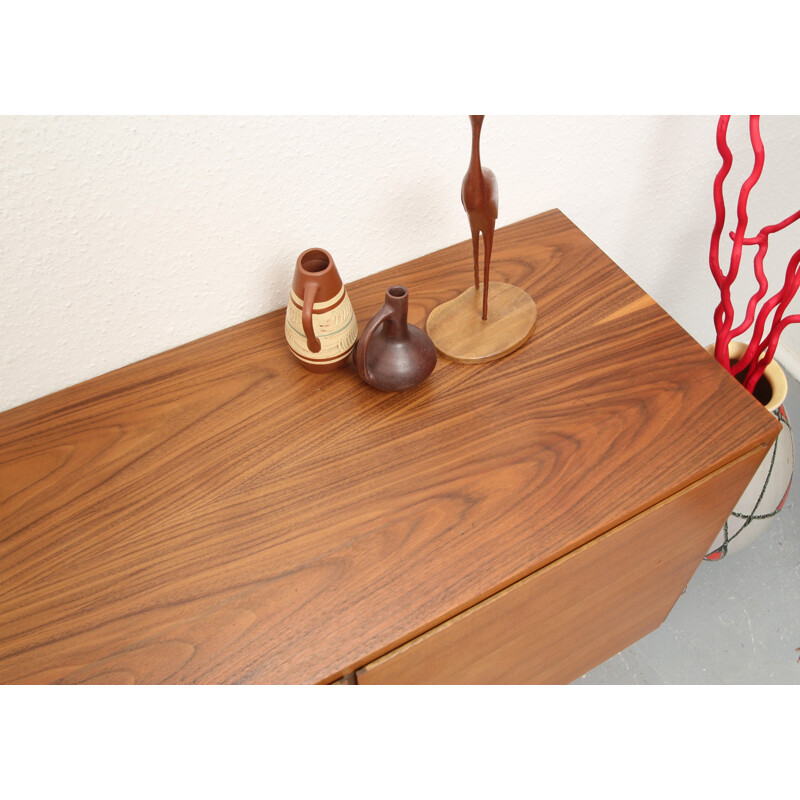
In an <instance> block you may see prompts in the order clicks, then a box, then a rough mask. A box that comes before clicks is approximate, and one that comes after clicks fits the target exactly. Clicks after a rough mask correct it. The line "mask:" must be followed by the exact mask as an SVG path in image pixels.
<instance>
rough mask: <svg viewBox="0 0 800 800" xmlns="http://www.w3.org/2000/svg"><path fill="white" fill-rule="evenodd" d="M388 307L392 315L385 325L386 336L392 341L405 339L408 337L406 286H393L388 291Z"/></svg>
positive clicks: (386, 302) (386, 300)
mask: <svg viewBox="0 0 800 800" xmlns="http://www.w3.org/2000/svg"><path fill="white" fill-rule="evenodd" d="M385 304H386V306H387V307H388V308H389V309H391V313H390V314H389V316H388V317H387V318H386V322H385V323H384V328H383V330H384V335H385V336H387V337H388V338H390V339H403V338H405V337H407V336H408V289H406V287H405V286H391V287H390V288H389V289H387V290H386V299H385Z"/></svg>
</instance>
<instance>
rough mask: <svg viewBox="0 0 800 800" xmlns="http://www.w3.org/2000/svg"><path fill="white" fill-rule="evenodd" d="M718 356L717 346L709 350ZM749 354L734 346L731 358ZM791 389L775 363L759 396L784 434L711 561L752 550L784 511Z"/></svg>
mask: <svg viewBox="0 0 800 800" xmlns="http://www.w3.org/2000/svg"><path fill="white" fill-rule="evenodd" d="M706 350H708V352H709V353H711V355H713V354H714V345H709V347H707V348H706ZM746 350H747V345H746V344H744V343H743V342H731V343H730V345H729V346H728V354H729V355H730V358H731V361H732V362H734V363H735V362H736V361H738V360H739V359H740V358H741V357H742V356H743V355H744V353H745V351H746ZM788 389H789V384H788V381H787V380H786V375H785V373H784V371H783V369H782V368H781V366H780V364H778V362H777V361H771V362H770V364H769V366H768V367H767V368H766V370H765V371H764V376H763V377H762V378H761V380H760V381H759V382H758V385H757V386H756V392H755V396H756V399H758V400H759V401H760V402H761V403H763V405H764V408H766V409H767V411H770V412H771V413H772V414H774V415H775V416H776V417H777V419H778V422H780V423H781V432H780V433H779V434H778V438H777V439H776V440H775V444H773V445H772V447H771V448H770V450H769V452H768V453H767V454H766V456H765V457H764V460H763V461H762V462H761V466H759V468H758V469H757V470H756V474H755V475H754V476H753V478H752V480H751V481H750V483H749V484H748V486H747V488H746V489H745V490H744V494H742V496H741V498H739V502H738V503H737V504H736V506H735V507H734V509H733V511H732V512H731V514H730V516H729V517H728V519H727V521H726V522H725V524H724V525H723V527H722V530H721V531H720V532H719V533H718V534H717V538H716V539H715V540H714V543H713V544H712V545H711V549H710V550H709V551H708V553H707V554H706V556H705V558H706V560H707V561H719V560H720V559H721V558H724V557H725V556H726V555H728V554H730V553H736V552H739V551H741V550H744V549H746V548H747V547H749V546H750V545H751V544H752V543H753V542H754V541H755V540H756V539H757V538H758V537H759V536H760V535H761V534H762V533H764V532H765V531H766V530H767V529H768V528H769V527H770V526H771V525H772V523H773V521H774V520H775V517H776V516H777V515H778V513H779V512H780V511H781V509H782V508H783V505H784V503H785V502H786V498H787V497H788V496H789V489H790V488H791V485H792V475H793V473H794V436H793V434H792V426H791V423H790V422H789V416H788V414H787V413H786V408H785V406H784V400H785V399H786V394H787V392H788Z"/></svg>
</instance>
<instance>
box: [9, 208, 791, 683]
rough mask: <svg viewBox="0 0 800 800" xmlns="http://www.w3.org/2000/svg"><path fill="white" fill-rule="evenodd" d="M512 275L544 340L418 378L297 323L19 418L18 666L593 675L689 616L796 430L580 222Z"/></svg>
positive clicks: (361, 302)
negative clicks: (712, 563) (310, 351)
mask: <svg viewBox="0 0 800 800" xmlns="http://www.w3.org/2000/svg"><path fill="white" fill-rule="evenodd" d="M312 244H313V243H312ZM323 244H324V243H323ZM334 255H335V254H334ZM337 263H338V262H337ZM292 266H293V265H290V264H287V266H286V269H287V275H289V274H290V272H291V269H292ZM339 268H340V271H341V273H342V275H343V277H344V278H345V280H346V279H347V265H346V264H339ZM492 268H493V273H492V277H493V279H496V280H504V281H506V282H508V283H513V284H515V285H517V286H521V287H522V288H524V289H525V290H526V291H528V292H529V293H530V294H531V296H532V297H533V298H534V299H535V300H536V304H537V307H538V320H537V324H536V330H535V332H534V336H533V338H532V339H531V340H530V341H529V342H528V343H527V344H525V345H524V346H523V347H522V348H521V349H519V350H517V351H516V352H515V353H512V354H511V355H509V356H507V357H505V358H503V359H500V360H499V361H495V362H491V363H488V364H484V365H479V366H470V365H463V364H457V363H453V362H448V361H446V360H444V359H439V362H438V364H437V366H436V369H435V370H434V372H433V374H432V375H431V377H430V378H428V379H427V380H426V381H425V382H424V383H423V384H421V385H420V386H418V387H417V388H415V389H412V390H409V391H407V392H404V393H401V394H384V393H382V392H379V391H377V390H374V389H372V388H370V387H369V386H367V385H365V384H363V383H361V382H360V381H359V380H358V378H357V377H356V375H355V372H354V370H353V369H352V367H351V366H350V365H348V366H347V367H345V368H343V369H341V370H339V371H338V372H336V373H334V374H331V375H319V374H312V373H310V372H307V371H306V370H304V369H303V368H302V367H301V366H300V365H299V364H298V363H297V362H296V361H295V360H294V359H293V357H292V355H291V354H290V352H289V349H288V348H287V346H286V344H285V341H284V338H283V322H284V312H283V311H276V312H274V313H271V314H267V315H265V316H262V317H259V318H257V319H253V320H250V321H249V322H246V323H243V324H241V325H237V326H235V327H233V328H229V329H227V330H224V331H221V332H219V333H216V334H214V335H212V336H208V337H205V338H203V339H200V340H198V341H195V342H192V343H190V344H187V345H185V346H183V347H179V348H177V349H174V350H171V351H169V352H165V353H162V354H160V355H157V356H154V357H152V358H149V359H147V360H145V361H141V362H138V363H136V364H132V365H130V366H128V367H125V368H123V369H120V370H116V371H114V372H111V373H108V374H106V375H103V376H101V377H99V378H96V379H93V380H90V381H88V382H85V383H82V384H79V385H77V386H73V387H71V388H68V389H65V390H63V391H60V392H56V393H55V394H52V395H49V396H47V397H44V398H41V399H39V400H35V401H34V402H32V403H28V404H26V405H23V406H20V407H18V408H14V409H11V410H9V411H6V412H5V413H3V414H0V681H2V682H3V683H42V682H53V683H79V682H99V683H118V682H137V683H195V682H196V683H335V682H342V683H359V684H362V683H364V684H369V683H498V682H500V683H550V682H568V681H571V680H573V679H574V678H576V677H578V676H579V675H581V674H582V673H584V672H586V671H587V670H589V669H591V668H592V667H594V666H595V665H597V664H598V663H600V662H601V661H603V660H605V659H606V658H608V657H609V656H611V655H613V654H615V653H617V652H618V651H619V650H620V649H622V648H624V647H626V646H628V645H629V644H631V643H632V642H634V641H635V640H636V639H638V638H639V637H641V636H642V635H644V634H645V633H647V632H648V631H650V630H652V629H653V628H655V627H656V626H657V625H659V624H660V622H661V621H662V620H663V619H664V618H665V617H666V615H667V614H668V612H669V610H670V609H671V607H672V605H673V603H674V602H675V600H676V599H677V597H678V596H679V594H680V592H681V591H682V589H683V588H684V586H685V585H686V583H687V582H688V581H689V579H690V577H691V576H692V574H693V572H694V571H695V569H696V568H697V566H698V565H699V564H700V562H701V559H702V556H703V554H704V553H705V552H706V550H707V548H708V546H709V545H710V544H711V542H712V540H713V539H714V537H715V535H716V533H717V531H718V530H719V528H720V527H721V525H722V523H723V521H724V519H725V518H726V516H727V514H728V512H729V511H730V509H731V508H732V507H733V505H734V503H735V501H736V500H737V499H738V496H739V495H740V494H741V492H742V491H743V489H744V487H745V486H746V484H747V483H748V481H749V479H750V477H751V476H752V474H753V473H754V471H755V469H756V467H757V466H758V463H759V462H760V461H761V459H762V458H763V456H764V454H765V453H766V448H767V447H768V446H769V445H770V444H771V443H772V441H773V440H774V438H775V437H776V436H777V433H778V423H777V422H776V421H775V419H774V418H773V417H772V416H771V415H770V414H769V413H767V412H766V411H765V410H764V409H763V408H762V407H761V406H760V405H759V403H758V402H757V401H755V400H754V399H753V398H752V397H751V396H750V395H748V394H747V393H746V392H745V391H744V390H743V389H742V388H741V387H740V386H739V385H738V383H737V382H736V381H735V380H734V379H733V378H731V377H730V376H729V375H728V374H727V373H726V372H725V371H724V370H723V369H722V368H721V367H719V365H717V364H716V362H715V361H714V360H713V359H712V358H711V357H710V356H709V355H708V354H707V353H706V352H705V351H704V350H703V348H702V347H701V346H700V345H699V344H697V343H696V342H694V341H693V340H692V339H691V338H690V337H689V336H688V335H687V334H686V333H685V332H684V331H683V330H682V329H681V328H680V327H679V326H678V325H677V324H676V323H675V322H674V321H673V320H672V319H671V318H670V317H669V316H668V315H667V314H666V313H664V311H663V310H662V309H660V308H659V307H658V306H657V305H656V303H655V302H654V301H653V300H652V299H651V298H650V297H648V296H647V294H645V293H644V292H643V291H642V290H641V289H640V288H639V287H638V286H637V285H636V284H635V283H634V282H633V281H631V280H630V279H629V278H628V277H627V276H626V275H625V274H624V273H623V272H622V271H621V270H620V269H619V268H618V267H617V266H615V265H614V264H613V263H612V261H611V260H610V259H609V258H608V257H607V256H606V255H605V254H604V253H603V252H602V251H601V250H600V249H599V248H598V247H597V246H595V245H594V244H593V243H592V242H591V241H590V240H589V239H588V238H587V237H586V236H585V235H584V234H583V233H581V231H580V230H578V229H577V228H576V227H575V225H573V224H572V223H571V222H570V221H569V220H568V219H567V218H566V217H565V216H564V215H563V214H562V213H560V212H559V211H550V212H547V213H545V214H541V215H539V216H536V217H533V218H531V219H527V220H524V221H522V222H517V223H514V224H512V225H508V226H506V227H503V228H500V229H498V230H497V232H496V234H495V240H494V250H493V256H492ZM471 280H472V250H471V244H470V242H469V241H464V242H461V243H460V244H457V245H454V246H452V247H449V248H446V249H444V250H441V251H439V252H436V253H432V254H431V255H428V256H425V257H424V258H419V259H416V260H414V261H411V262H409V263H406V264H402V265H400V266H397V267H394V268H392V269H389V270H385V271H383V272H379V273H378V274H376V275H373V276H371V277H369V278H365V279H363V280H359V281H356V282H354V283H351V284H348V291H349V293H350V297H351V299H352V302H353V306H354V308H355V311H356V314H357V316H358V319H359V321H360V323H361V327H363V325H364V324H365V322H366V321H367V320H368V319H369V318H370V316H372V314H373V313H374V312H375V311H376V310H377V309H378V308H379V307H380V305H381V304H382V302H383V296H384V292H385V289H386V288H387V287H388V286H391V285H394V284H402V285H405V286H407V287H408V288H409V291H410V311H409V321H410V322H412V323H413V324H416V325H419V326H423V325H424V322H425V319H426V317H427V314H428V313H429V312H430V311H431V310H432V309H433V308H434V307H435V306H436V305H438V304H439V303H441V302H443V301H445V300H449V299H451V298H453V297H455V296H456V295H457V294H458V293H460V292H461V291H462V290H463V289H464V288H466V286H468V285H469V283H470V281H471ZM711 311H712V309H709V314H710V313H711Z"/></svg>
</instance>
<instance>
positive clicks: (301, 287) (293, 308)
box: [285, 247, 358, 372]
mask: <svg viewBox="0 0 800 800" xmlns="http://www.w3.org/2000/svg"><path fill="white" fill-rule="evenodd" d="M285 333H286V341H287V343H288V344H289V348H290V349H291V351H292V353H293V354H294V356H295V357H296V358H297V360H298V361H299V362H300V363H301V364H302V365H303V366H304V367H305V368H306V369H309V370H311V371H312V372H332V371H333V370H335V369H337V367H340V366H342V364H344V362H345V360H346V359H347V357H348V356H349V355H350V353H351V352H352V351H353V346H354V345H355V343H356V339H357V338H358V323H357V322H356V317H355V314H354V313H353V306H352V305H351V304H350V298H349V297H348V296H347V292H346V291H345V288H344V284H343V283H342V279H341V278H340V277H339V272H338V271H337V269H336V265H335V264H334V263H333V258H331V254H330V253H329V252H327V250H323V249H322V248H319V247H314V248H312V249H311V250H306V251H305V252H303V253H301V254H300V256H299V257H298V259H297V266H296V267H295V270H294V280H293V281H292V291H291V293H290V296H289V303H288V305H287V306H286V326H285Z"/></svg>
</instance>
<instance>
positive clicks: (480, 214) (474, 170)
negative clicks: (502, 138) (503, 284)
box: [461, 114, 497, 319]
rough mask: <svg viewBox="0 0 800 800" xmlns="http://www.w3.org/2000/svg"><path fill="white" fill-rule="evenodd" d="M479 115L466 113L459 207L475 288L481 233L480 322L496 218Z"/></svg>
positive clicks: (485, 311)
mask: <svg viewBox="0 0 800 800" xmlns="http://www.w3.org/2000/svg"><path fill="white" fill-rule="evenodd" d="M483 117H484V115H483V114H480V115H477V114H470V117H469V121H470V124H471V125H472V155H471V156H470V160H469V169H468V170H467V174H466V175H465V176H464V180H463V181H462V182H461V204H462V205H463V206H464V210H465V211H466V212H467V217H468V218H469V227H470V230H471V231H472V258H473V262H474V265H475V288H476V289H478V288H479V286H480V280H479V273H478V249H479V239H480V234H481V233H483V317H482V318H483V319H487V317H488V315H489V262H490V261H491V258H492V240H493V238H494V223H495V220H496V219H497V178H496V177H495V175H494V173H493V172H492V171H491V170H490V169H487V168H486V167H481V154H480V141H481V126H482V125H483Z"/></svg>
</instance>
